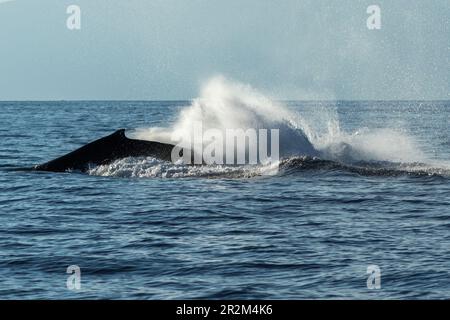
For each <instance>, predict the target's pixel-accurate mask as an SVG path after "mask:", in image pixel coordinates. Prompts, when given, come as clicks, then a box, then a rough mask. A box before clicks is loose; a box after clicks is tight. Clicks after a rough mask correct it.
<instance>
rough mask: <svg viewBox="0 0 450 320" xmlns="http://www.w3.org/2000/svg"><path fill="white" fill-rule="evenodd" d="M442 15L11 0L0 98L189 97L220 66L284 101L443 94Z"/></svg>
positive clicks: (286, 5)
mask: <svg viewBox="0 0 450 320" xmlns="http://www.w3.org/2000/svg"><path fill="white" fill-rule="evenodd" d="M0 2H2V1H0ZM70 4H77V5H79V6H80V7H81V10H82V27H81V30H80V31H70V30H68V29H67V28H66V19H67V17H68V15H67V14H66V8H67V6H68V5H70ZM372 4H378V5H380V7H381V10H382V12H381V13H382V29H381V30H375V31H372V30H368V29H367V27H366V19H367V17H368V14H367V13H366V8H367V7H368V6H369V5H372ZM449 24H450V1H449V0H433V1H428V0H395V1H392V0H386V1H380V0H370V1H364V0H339V1H338V0H281V1H275V0H273V1H268V0H183V1H182V0H177V1H176V0H121V1H119V0H70V1H69V0H67V1H66V0H15V1H11V2H6V3H0V100H29V99H39V100H40V99H66V100H69V99H190V98H193V97H196V96H197V94H198V91H199V87H200V84H201V83H202V82H203V81H205V80H206V79H207V78H208V77H210V76H214V75H217V74H223V75H225V76H227V77H229V78H232V79H236V80H238V81H241V82H245V83H249V84H251V85H252V86H254V87H256V88H259V89H261V90H262V91H264V92H267V93H269V94H271V95H272V96H275V97H277V98H280V99H450V58H449V55H450V25H449Z"/></svg>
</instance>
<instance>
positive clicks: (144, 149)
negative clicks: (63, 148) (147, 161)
mask: <svg viewBox="0 0 450 320" xmlns="http://www.w3.org/2000/svg"><path fill="white" fill-rule="evenodd" d="M174 147H175V146H174V145H172V144H167V143H161V142H156V141H147V140H137V139H130V138H128V137H127V136H126V135H125V129H119V130H117V131H116V132H114V133H113V134H111V135H108V136H106V137H103V138H100V139H98V140H95V141H93V142H90V143H88V144H86V145H84V146H82V147H81V148H79V149H76V150H75V151H72V152H70V153H68V154H66V155H63V156H61V157H59V158H56V159H54V160H51V161H49V162H46V163H43V164H39V165H37V166H35V167H34V170H37V171H49V172H66V171H80V172H87V171H88V170H89V169H90V168H92V167H94V166H99V165H105V164H109V163H111V162H113V161H115V160H119V159H123V158H128V157H154V158H158V159H161V160H165V161H171V155H172V150H173V148H174ZM180 154H181V155H182V151H181V153H180Z"/></svg>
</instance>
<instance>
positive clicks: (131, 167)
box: [88, 156, 450, 179]
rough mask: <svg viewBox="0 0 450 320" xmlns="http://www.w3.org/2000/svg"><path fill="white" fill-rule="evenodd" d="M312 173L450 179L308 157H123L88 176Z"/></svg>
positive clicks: (431, 172)
mask: <svg viewBox="0 0 450 320" xmlns="http://www.w3.org/2000/svg"><path fill="white" fill-rule="evenodd" d="M305 172H314V173H322V172H327V173H339V174H340V173H344V174H346V173H347V174H357V175H360V176H369V177H370V176H375V177H376V176H378V177H399V176H409V177H441V178H450V168H443V167H436V166H432V165H427V164H424V163H400V162H388V161H383V162H380V161H359V162H357V163H353V164H345V163H341V162H337V161H332V160H325V159H321V158H317V157H310V156H297V157H290V158H286V159H282V160H281V161H280V162H279V163H276V164H271V165H192V166H191V165H184V164H173V163H171V162H168V161H163V160H159V159H155V158H151V157H148V158H125V159H121V160H117V161H115V162H113V163H111V164H108V165H101V166H98V167H95V168H92V169H91V170H89V172H88V173H89V174H90V175H95V176H104V177H123V178H192V177H198V178H226V179H238V178H253V177H261V176H272V175H274V174H276V175H278V176H291V175H296V174H303V173H305Z"/></svg>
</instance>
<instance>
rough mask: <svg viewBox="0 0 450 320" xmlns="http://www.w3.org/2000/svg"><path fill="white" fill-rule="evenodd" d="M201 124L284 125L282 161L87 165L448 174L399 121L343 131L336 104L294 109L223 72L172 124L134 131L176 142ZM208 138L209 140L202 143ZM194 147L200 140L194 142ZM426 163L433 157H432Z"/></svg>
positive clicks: (249, 173) (159, 171) (223, 173)
mask: <svg viewBox="0 0 450 320" xmlns="http://www.w3.org/2000/svg"><path fill="white" fill-rule="evenodd" d="M199 122H200V123H202V127H203V130H208V129H216V130H217V129H218V130H223V131H225V130H226V129H244V130H246V129H248V128H253V129H279V139H280V140H279V144H280V162H279V163H276V164H272V165H257V166H254V165H241V166H229V165H203V166H187V165H180V164H172V163H169V162H164V161H161V160H158V159H154V158H137V159H131V158H128V159H122V160H118V161H116V162H114V163H112V164H109V165H105V166H99V167H96V168H93V169H92V170H90V171H89V173H90V174H92V175H101V176H120V177H170V178H178V177H230V178H241V177H244V178H245V177H254V176H260V175H267V174H273V173H276V172H278V170H277V169H278V168H279V169H280V170H279V174H282V175H283V174H284V175H285V174H293V173H295V172H304V171H305V170H322V171H323V170H329V171H336V170H339V171H345V172H350V173H356V174H360V175H365V176H398V175H414V176H430V175H431V176H444V177H449V176H450V166H448V165H447V164H429V163H431V162H430V161H429V160H428V159H427V158H426V155H425V154H424V153H423V152H422V151H421V150H420V148H419V146H418V144H417V143H416V141H415V139H414V138H413V137H411V136H410V135H408V134H406V133H404V132H403V131H402V130H400V129H398V128H394V129H392V128H381V129H380V128H377V129H371V128H361V129H359V130H355V131H354V132H346V131H345V130H342V129H341V127H340V122H339V117H338V114H337V111H336V110H335V109H328V110H324V109H321V108H319V107H318V108H317V111H316V112H315V113H313V115H312V116H311V115H305V114H301V113H299V112H298V111H296V112H294V111H292V110H290V109H289V108H288V107H286V106H285V105H283V104H282V103H281V102H274V100H272V99H270V98H268V97H266V96H265V95H263V94H261V93H260V92H258V91H257V90H255V89H253V88H252V87H251V86H249V85H246V84H241V83H237V82H233V81H230V80H227V79H225V78H224V77H222V76H218V77H214V78H212V79H211V80H209V81H208V82H207V83H206V84H205V85H204V86H203V89H202V90H201V94H200V96H199V98H197V99H194V100H193V101H192V103H191V104H190V105H188V106H185V107H184V108H182V110H181V112H180V113H179V115H178V117H177V119H176V121H175V122H174V124H173V125H172V126H169V127H165V128H163V127H153V128H138V129H136V130H134V131H132V132H130V133H127V135H128V136H130V137H131V138H136V139H144V140H153V141H160V142H164V143H172V144H177V143H180V141H181V139H182V138H183V137H186V136H192V135H193V130H194V127H193V124H194V123H199ZM209 143H211V141H207V140H204V141H203V146H200V147H203V148H204V147H205V145H207V144H209ZM194 147H199V146H195V145H194ZM427 163H428V164H427Z"/></svg>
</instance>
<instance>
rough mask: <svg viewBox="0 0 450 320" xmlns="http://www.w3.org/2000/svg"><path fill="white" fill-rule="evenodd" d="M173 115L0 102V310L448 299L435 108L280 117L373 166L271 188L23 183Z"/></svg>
mask: <svg viewBox="0 0 450 320" xmlns="http://www.w3.org/2000/svg"><path fill="white" fill-rule="evenodd" d="M189 104H190V102H189V101H169V102H166V101H119V102H118V101H78V102H68V101H67V102H0V111H1V116H0V139H1V142H0V283H1V285H0V298H1V299H191V298H192V299H196V298H199V299H318V298H325V299H415V298H425V299H429V298H450V165H449V163H450V130H449V123H450V102H449V101H332V102H314V101H309V102H308V101H290V102H285V104H286V106H287V108H289V109H290V110H293V111H294V112H299V113H300V114H303V115H304V117H305V119H308V121H309V125H310V126H311V127H317V126H322V125H321V123H322V122H323V121H321V119H322V118H323V117H324V115H326V114H328V113H330V112H332V113H336V115H337V117H338V121H339V126H340V129H341V130H342V131H345V132H347V133H348V134H349V135H352V134H354V135H353V136H354V137H361V136H362V138H358V139H357V140H352V141H355V145H353V146H352V147H353V148H356V149H358V152H360V153H364V154H367V150H369V151H370V150H372V151H373V150H375V151H377V152H378V153H376V154H378V155H381V156H383V155H387V156H388V157H387V159H376V161H370V159H363V160H361V161H359V162H354V161H353V162H346V161H344V160H342V161H339V160H338V159H333V160H332V161H329V160H330V159H318V158H305V157H300V156H299V157H297V158H291V159H285V160H284V162H283V166H281V167H280V171H279V172H278V174H275V175H272V176H265V175H258V174H250V175H249V174H239V172H237V173H236V172H232V174H228V173H227V172H223V171H220V169H217V170H218V171H217V172H216V173H217V174H214V172H211V171H208V172H206V173H205V172H197V171H193V172H191V171H189V169H187V170H188V171H187V174H186V171H182V172H181V175H180V174H173V173H172V174H171V173H170V171H167V168H166V169H165V167H164V166H161V164H157V165H152V164H149V165H147V166H146V167H144V168H142V167H140V166H141V165H142V161H144V160H142V161H141V162H128V163H126V169H123V168H122V169H120V168H121V167H120V166H119V165H118V164H116V166H115V167H110V168H107V169H105V170H99V171H95V170H94V171H92V172H90V173H88V174H82V173H77V172H66V173H51V172H36V171H30V170H25V169H26V168H31V167H33V166H34V165H36V164H39V163H43V162H46V161H48V160H51V159H54V158H56V157H58V156H61V155H63V154H65V153H67V152H69V151H72V150H74V149H76V148H78V147H80V146H82V145H84V144H86V143H87V142H90V141H93V140H95V139H98V138H100V137H103V136H105V135H108V134H110V133H112V132H114V131H115V130H117V129H119V128H127V129H130V131H131V130H132V129H135V128H149V127H167V126H170V125H171V124H173V123H174V122H175V121H176V119H177V116H178V115H179V112H180V110H181V109H183V108H184V106H188V105H189ZM314 119H317V121H314ZM325 123H328V124H329V123H330V122H327V121H325ZM322 127H323V128H322V129H323V130H325V129H326V128H325V127H326V126H322ZM384 128H389V129H390V130H394V131H393V132H399V134H398V135H396V134H393V135H392V132H391V131H389V132H391V134H390V135H389V134H386V131H384ZM319 129H320V128H319ZM327 130H328V129H327ZM357 132H361V134H359V135H358V134H356V135H355V133H357ZM367 132H368V133H367ZM400 133H401V134H400ZM403 136H404V137H408V139H410V140H412V141H414V144H413V145H410V144H409V143H410V140H408V141H406V142H405V143H408V146H409V147H408V148H406V149H405V148H404V145H403V144H402V143H399V141H400V142H402V141H404V140H403V138H402V137H403ZM365 137H367V138H365ZM354 139H356V138H354ZM378 144H379V146H378ZM397 144H398V145H397ZM345 146H346V144H337V147H343V148H345ZM397 148H398V153H399V156H401V158H402V159H403V160H401V161H397V160H395V158H396V157H397V156H398V155H397V154H396V153H397ZM333 150H335V149H333ZM400 153H401V154H400ZM411 153H412V154H411ZM415 153H417V156H419V155H420V161H418V160H417V159H416V158H415ZM369 154H370V152H369ZM409 158H411V160H410V161H409V160H408V159H409ZM393 159H394V160H393ZM405 159H406V160H405ZM117 166H119V167H120V168H119V169H117ZM165 170H166V171H165ZM70 265H77V266H79V267H80V269H81V289H80V290H78V291H72V290H69V289H68V288H67V286H66V280H67V278H68V276H69V274H67V273H66V269H67V267H68V266H70ZM370 265H377V266H379V268H380V270H381V288H380V289H368V287H367V280H368V277H369V274H367V267H368V266H370Z"/></svg>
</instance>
